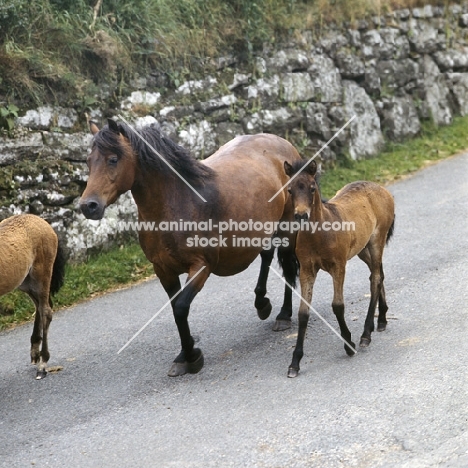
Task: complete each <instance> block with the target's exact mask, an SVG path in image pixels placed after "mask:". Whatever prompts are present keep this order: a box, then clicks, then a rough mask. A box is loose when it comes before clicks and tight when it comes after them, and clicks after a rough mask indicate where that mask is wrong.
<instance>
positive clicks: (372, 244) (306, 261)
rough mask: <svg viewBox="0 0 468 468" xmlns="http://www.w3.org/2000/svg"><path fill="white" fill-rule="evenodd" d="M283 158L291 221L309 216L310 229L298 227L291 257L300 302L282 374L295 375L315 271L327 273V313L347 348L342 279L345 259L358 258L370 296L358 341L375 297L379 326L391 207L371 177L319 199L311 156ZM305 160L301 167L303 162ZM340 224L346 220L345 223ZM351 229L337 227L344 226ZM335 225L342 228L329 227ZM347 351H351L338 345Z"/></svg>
mask: <svg viewBox="0 0 468 468" xmlns="http://www.w3.org/2000/svg"><path fill="white" fill-rule="evenodd" d="M307 163H308V161H307V162H305V161H298V162H295V163H293V165H291V164H289V163H288V162H287V161H285V162H284V169H285V172H286V174H287V175H288V176H289V177H292V176H294V175H295V174H297V173H298V172H300V174H298V175H297V176H296V177H294V179H293V180H292V181H291V182H290V184H289V193H290V194H291V195H292V200H293V206H294V215H295V218H296V219H297V220H310V222H311V223H312V222H313V223H314V226H315V227H316V230H315V232H309V231H308V230H301V231H299V232H298V237H297V243H296V256H297V258H298V260H299V264H300V282H301V294H302V297H303V299H304V300H303V301H301V304H300V307H299V331H298V335H297V343H296V348H295V350H294V353H293V358H292V362H291V365H290V366H289V371H288V377H297V375H298V372H299V362H300V360H301V359H302V356H303V354H304V352H303V345H304V337H305V333H306V329H307V323H308V320H309V306H308V304H310V303H311V300H312V290H313V286H314V282H315V279H316V277H317V273H318V271H319V270H325V271H327V272H328V273H330V275H331V276H332V278H333V288H334V295H333V302H332V308H333V312H334V314H335V316H336V318H337V320H338V324H339V326H340V331H341V336H342V338H343V339H344V340H345V341H346V342H347V343H349V345H351V346H352V347H353V348H355V347H356V345H355V344H354V343H353V342H352V341H351V333H350V331H349V329H348V327H347V326H346V322H345V319H344V300H343V283H344V278H345V270H346V262H347V261H348V260H349V259H351V258H352V257H354V256H355V255H357V256H358V257H359V258H360V259H361V260H362V261H364V262H365V263H366V264H367V266H368V267H369V270H370V272H371V274H370V290H371V299H370V304H369V309H368V312H367V317H366V321H365V324H364V332H363V334H362V336H361V341H360V343H359V346H361V347H367V346H369V344H370V342H371V333H372V332H373V331H374V313H375V309H376V306H377V301H378V302H379V317H378V326H377V331H383V330H385V327H386V324H387V320H386V313H387V310H388V307H387V302H386V300H385V290H384V285H383V280H384V274H383V268H382V255H383V250H384V247H385V244H386V242H388V240H389V239H390V237H391V236H392V234H393V227H394V221H395V211H394V202H393V197H392V195H391V194H390V192H388V190H386V189H384V188H383V187H381V186H380V185H378V184H375V183H373V182H362V181H361V182H353V183H351V184H348V185H346V186H345V187H343V188H342V189H341V190H340V191H339V192H338V193H337V194H336V195H335V196H334V197H333V198H332V199H331V200H329V201H328V202H322V200H321V198H320V192H319V188H318V185H317V181H316V172H317V165H316V163H315V161H312V162H309V163H308V164H307ZM306 164H307V166H306V167H304V166H305V165H306ZM345 223H346V224H345ZM353 223H354V230H343V227H344V226H348V227H353ZM337 224H340V226H342V230H339V231H337V230H330V228H331V227H332V226H337ZM344 348H345V351H346V353H347V354H348V355H349V356H351V355H353V354H354V352H355V351H354V350H353V349H351V348H350V347H349V346H348V345H346V344H345V346H344Z"/></svg>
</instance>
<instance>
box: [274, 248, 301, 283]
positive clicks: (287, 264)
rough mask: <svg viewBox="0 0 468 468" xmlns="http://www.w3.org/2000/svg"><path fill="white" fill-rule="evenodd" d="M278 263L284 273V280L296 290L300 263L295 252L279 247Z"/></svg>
mask: <svg viewBox="0 0 468 468" xmlns="http://www.w3.org/2000/svg"><path fill="white" fill-rule="evenodd" d="M278 263H279V265H280V267H281V270H282V271H283V276H284V279H285V280H286V281H287V282H288V283H289V285H290V286H291V287H292V288H295V287H296V283H297V277H298V276H299V261H298V259H297V257H296V254H295V253H294V251H291V249H285V248H281V247H278Z"/></svg>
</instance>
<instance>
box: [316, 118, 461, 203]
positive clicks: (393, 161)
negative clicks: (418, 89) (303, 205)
mask: <svg viewBox="0 0 468 468" xmlns="http://www.w3.org/2000/svg"><path fill="white" fill-rule="evenodd" d="M467 125H468V117H455V118H454V120H453V123H452V125H449V126H447V127H437V126H436V125H435V124H433V123H431V122H426V123H425V124H423V127H422V130H421V135H420V136H419V137H418V138H415V139H413V140H408V141H405V142H402V143H392V142H388V143H387V144H386V147H385V149H384V151H383V152H382V153H381V154H380V155H379V156H378V157H376V158H373V159H365V160H360V161H353V160H350V159H345V158H343V159H341V160H340V161H338V163H337V165H336V167H334V168H333V169H330V170H328V171H325V172H324V174H323V176H322V178H321V187H322V192H323V195H324V196H325V197H332V196H333V195H334V194H335V193H336V192H337V191H338V190H339V189H340V188H341V187H343V186H344V185H346V184H347V183H349V182H352V181H355V180H373V181H375V182H378V183H379V184H386V183H389V182H393V181H395V180H397V179H400V178H402V177H405V176H406V175H408V174H411V173H413V172H415V171H417V170H418V169H421V168H422V167H424V166H426V165H428V164H430V163H431V162H433V161H438V160H440V159H444V158H447V157H449V156H452V155H454V154H456V153H458V152H460V151H462V150H465V149H467V148H468V134H467V132H466V128H467Z"/></svg>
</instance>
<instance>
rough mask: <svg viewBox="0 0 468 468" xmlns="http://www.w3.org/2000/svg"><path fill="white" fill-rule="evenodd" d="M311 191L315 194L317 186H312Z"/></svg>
mask: <svg viewBox="0 0 468 468" xmlns="http://www.w3.org/2000/svg"><path fill="white" fill-rule="evenodd" d="M310 191H311V192H312V193H314V192H315V186H314V185H311V186H310Z"/></svg>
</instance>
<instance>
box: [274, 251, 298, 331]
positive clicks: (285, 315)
mask: <svg viewBox="0 0 468 468" xmlns="http://www.w3.org/2000/svg"><path fill="white" fill-rule="evenodd" d="M278 260H279V262H280V265H281V268H282V270H283V275H284V279H285V280H286V283H287V284H285V286H284V300H283V305H282V306H281V310H280V313H279V314H278V315H277V317H276V321H275V324H274V325H273V331H283V330H287V329H288V328H291V316H292V288H295V287H296V279H297V272H298V265H299V264H298V261H297V258H296V254H295V253H294V245H291V244H290V245H289V246H288V247H278Z"/></svg>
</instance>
